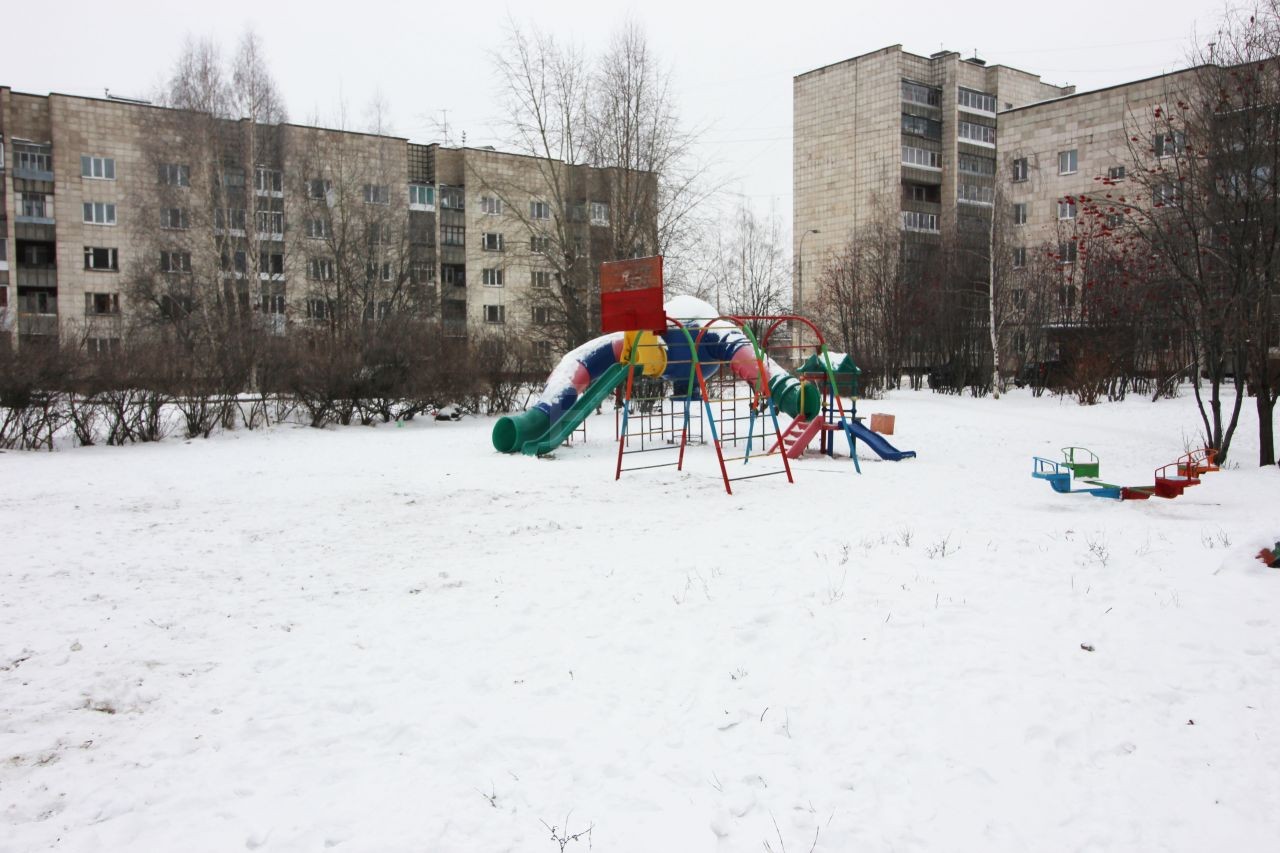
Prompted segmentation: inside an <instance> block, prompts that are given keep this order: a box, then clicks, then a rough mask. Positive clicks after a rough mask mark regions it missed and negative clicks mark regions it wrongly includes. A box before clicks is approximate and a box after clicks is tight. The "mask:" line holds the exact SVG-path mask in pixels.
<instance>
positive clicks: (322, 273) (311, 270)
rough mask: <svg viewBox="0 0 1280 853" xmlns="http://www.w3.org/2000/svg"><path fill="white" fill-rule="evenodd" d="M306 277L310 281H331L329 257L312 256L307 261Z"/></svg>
mask: <svg viewBox="0 0 1280 853" xmlns="http://www.w3.org/2000/svg"><path fill="white" fill-rule="evenodd" d="M307 278H309V279H311V280H312V281H333V261H332V260H330V259H329V258H312V259H311V260H309V261H307Z"/></svg>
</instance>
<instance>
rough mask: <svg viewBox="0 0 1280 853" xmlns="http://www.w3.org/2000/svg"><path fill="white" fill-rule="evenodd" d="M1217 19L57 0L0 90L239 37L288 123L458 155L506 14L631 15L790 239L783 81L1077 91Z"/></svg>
mask: <svg viewBox="0 0 1280 853" xmlns="http://www.w3.org/2000/svg"><path fill="white" fill-rule="evenodd" d="M50 8H53V7H50ZM765 8H767V9H768V10H769V12H768V13H766V12H764V11H762V10H763V9H765ZM1222 9H1223V5H1222V4H1221V3H1215V2H1207V0H1166V1H1165V2H1162V3H1136V2H1132V0H1122V2H1115V0H1111V2H1102V0H1075V2H1071V3H1017V4H1013V3H987V4H978V3H962V2H955V0H951V2H939V0H915V2H911V0H906V2H878V3H874V4H873V3H866V2H855V1H854V0H845V2H785V3H770V4H767V6H766V5H765V4H754V3H697V2H691V0H683V2H674V1H673V0H646V2H644V3H641V4H634V5H631V6H628V5H626V4H621V3H619V4H614V3H608V2H601V0H555V2H526V3H520V4H510V5H506V6H504V5H502V4H498V3H460V2H455V3H441V2H438V0H427V2H421V0H418V1H417V2H402V0H395V2H381V0H380V2H365V3H359V2H351V0H344V2H329V1H328V0H313V1H312V2H308V3H305V4H303V3H289V2H283V0H280V1H279V2H275V3H264V2H262V1H261V0H254V2H246V0H218V2H208V3H200V4H181V5H179V4H174V3H172V2H144V0H115V2H112V3H110V4H107V5H104V4H102V3H101V2H94V3H88V2H82V0H73V2H70V3H63V4H59V5H58V6H57V7H56V14H57V16H58V17H59V18H62V19H63V20H64V21H65V22H66V23H65V24H61V25H58V26H57V28H56V29H57V37H56V39H53V40H52V41H50V40H48V39H39V38H27V37H22V38H8V39H6V40H5V44H4V47H3V49H2V50H0V85H8V86H11V87H12V88H14V89H16V90H21V91H26V92H35V93H40V94H44V93H46V92H50V91H54V92H64V93H68V94H79V95H91V96H101V95H102V94H103V90H104V89H110V90H111V91H112V92H113V93H115V94H121V95H130V96H141V97H145V96H147V95H148V94H149V93H151V92H153V91H154V90H155V88H156V87H157V85H158V84H159V83H160V82H161V80H162V79H163V78H164V77H165V75H166V73H167V71H168V69H169V67H170V66H171V65H172V63H173V60H174V58H175V56H176V55H177V53H178V50H179V48H180V46H181V42H182V39H183V36H184V35H185V34H186V33H193V34H197V35H210V36H213V37H215V38H216V39H218V40H219V41H220V42H221V43H222V44H223V45H224V46H225V50H226V52H227V53H231V52H233V51H234V47H235V42H236V40H237V39H238V37H239V36H240V34H241V33H242V32H243V31H244V29H245V28H246V27H248V26H252V27H253V28H254V29H255V30H256V31H257V32H258V34H259V35H260V36H262V38H263V40H264V42H265V46H266V48H267V53H268V57H269V60H270V64H271V68H272V71H273V73H274V75H275V77H276V80H277V82H278V83H279V85H280V88H281V90H282V93H283V95H284V97H285V101H286V103H287V105H288V108H289V112H290V117H291V119H292V120H294V121H307V120H308V119H310V118H311V117H313V116H316V115H323V116H330V115H333V114H334V113H335V111H336V105H337V103H338V102H339V100H340V99H345V101H346V102H347V104H348V105H349V115H351V116H352V117H353V120H354V121H355V122H356V123H359V121H360V117H361V115H362V114H363V112H364V109H365V107H366V105H367V104H368V103H369V102H370V101H372V100H373V99H374V97H375V95H377V94H378V93H380V94H381V96H382V97H383V99H384V100H385V101H386V103H387V104H388V106H389V107H390V112H391V124H392V127H393V128H394V130H395V131H396V132H397V133H398V134H400V135H402V136H408V137H409V138H410V139H412V140H414V141H416V142H433V141H442V139H441V126H442V124H443V120H444V118H445V116H446V114H447V118H448V125H449V128H450V132H451V135H452V137H453V140H452V141H453V142H454V143H458V142H460V141H461V136H462V133H463V132H464V131H465V133H466V140H467V143H468V144H471V145H487V144H493V145H498V146H499V147H501V144H502V139H501V130H500V118H501V117H500V113H499V107H498V104H499V98H498V95H497V89H496V87H497V82H496V80H495V77H494V73H493V64H494V63H493V53H494V51H496V50H499V49H500V48H501V46H502V44H503V41H504V35H505V32H506V30H507V27H508V16H511V17H512V18H514V19H515V20H517V21H519V22H522V23H535V24H537V25H538V26H539V27H541V28H543V29H545V30H547V31H550V32H552V33H554V34H555V35H556V36H557V37H560V38H564V39H574V40H577V41H578V42H579V43H580V44H581V45H583V47H584V48H586V49H587V50H593V49H595V48H597V47H599V46H602V45H603V44H604V43H605V42H606V41H607V39H608V37H609V34H610V32H611V31H612V30H613V29H614V28H616V27H617V26H618V25H619V24H620V23H621V22H622V21H623V20H624V19H625V18H626V17H627V16H631V17H633V18H634V19H636V20H637V21H639V22H640V23H641V24H642V25H643V26H644V28H645V30H646V32H647V33H648V36H649V39H650V42H651V44H652V46H653V47H654V48H655V49H656V50H657V51H658V52H659V53H660V55H661V56H662V57H663V59H664V60H665V61H666V62H668V63H669V65H670V66H671V69H672V72H673V75H674V80H675V90H676V94H677V98H678V101H679V104H680V109H681V112H682V114H683V116H684V119H685V122H686V123H687V124H689V125H691V126H693V127H696V128H698V129H700V130H701V132H702V134H701V135H702V142H701V144H700V146H699V154H700V155H701V156H702V157H703V158H705V159H706V160H707V161H708V162H709V163H710V164H712V166H713V167H714V169H715V170H716V173H717V174H718V175H719V176H720V177H721V179H722V180H723V182H724V184H725V186H726V188H727V189H726V196H725V199H726V200H728V198H729V196H728V194H732V193H738V194H742V195H745V196H747V197H749V198H750V200H751V202H752V203H753V204H754V205H755V206H756V207H757V209H758V210H760V211H767V210H768V209H769V208H770V206H774V207H776V210H777V211H778V212H779V214H780V215H781V216H782V217H783V221H784V227H787V228H789V225H790V223H789V217H790V212H791V81H792V77H793V76H794V75H796V74H800V73H803V72H805V71H808V70H811V69H813V68H818V67H820V66H823V65H827V64H830V63H832V62H839V61H840V60H842V59H848V58H849V57H852V56H857V55H858V54H861V53H865V52H867V51H871V50H875V49H877V48H880V47H884V46H886V45H891V44H902V45H903V47H904V48H905V49H907V50H909V51H913V52H915V53H921V54H926V55H927V54H929V53H932V52H934V51H936V50H938V49H940V48H946V49H949V50H956V51H959V52H960V53H962V54H963V55H964V56H966V57H967V56H972V55H973V54H974V51H975V50H976V51H977V54H978V56H980V57H982V58H983V59H985V60H987V61H988V62H989V63H992V64H1003V65H1011V66H1013V67H1016V68H1021V69H1023V70H1026V71H1030V72H1033V73H1038V74H1040V75H1041V76H1042V77H1043V78H1044V80H1045V81H1047V82H1050V83H1057V84H1067V83H1070V84H1075V85H1076V86H1077V87H1078V88H1079V90H1086V89H1094V88H1098V87H1100V86H1107V85H1111V84H1113V83H1119V82H1124V81H1126V80H1133V79H1138V78H1141V77H1147V76H1151V75H1154V74H1159V73H1162V72H1165V71H1171V70H1173V69H1176V68H1179V67H1181V66H1183V65H1184V64H1185V62H1186V56H1187V52H1188V50H1189V48H1190V46H1191V44H1192V37H1193V32H1194V33H1199V34H1200V39H1199V40H1200V41H1209V40H1210V39H1211V36H1210V35H1208V34H1210V33H1212V32H1213V30H1214V29H1215V27H1216V23H1217V20H1218V18H1219V17H1220V13H1221V11H1222ZM50 14H55V13H54V12H50ZM10 18H11V20H10V24H13V23H14V19H12V16H10ZM446 111H447V113H446Z"/></svg>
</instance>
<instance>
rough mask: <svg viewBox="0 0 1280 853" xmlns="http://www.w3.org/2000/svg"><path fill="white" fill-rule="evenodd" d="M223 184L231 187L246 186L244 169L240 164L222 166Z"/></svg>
mask: <svg viewBox="0 0 1280 853" xmlns="http://www.w3.org/2000/svg"><path fill="white" fill-rule="evenodd" d="M222 185H223V186H224V187H229V188H231V189H238V188H240V187H243V186H244V169H242V168H240V167H239V166H223V167H222Z"/></svg>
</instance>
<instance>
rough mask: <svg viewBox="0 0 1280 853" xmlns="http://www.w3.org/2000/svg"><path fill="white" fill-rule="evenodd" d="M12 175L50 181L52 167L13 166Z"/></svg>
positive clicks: (19, 177) (30, 179) (17, 177)
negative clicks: (46, 168)
mask: <svg viewBox="0 0 1280 853" xmlns="http://www.w3.org/2000/svg"><path fill="white" fill-rule="evenodd" d="M13 177H14V178H15V179H23V180H27V181H52V180H53V170H52V169H48V170H45V169H33V168H31V167H29V166H14V167H13Z"/></svg>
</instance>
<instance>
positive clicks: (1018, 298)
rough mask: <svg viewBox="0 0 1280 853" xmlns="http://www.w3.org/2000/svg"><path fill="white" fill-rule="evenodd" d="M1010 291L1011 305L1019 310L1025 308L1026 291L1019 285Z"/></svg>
mask: <svg viewBox="0 0 1280 853" xmlns="http://www.w3.org/2000/svg"><path fill="white" fill-rule="evenodd" d="M1011 292H1012V293H1013V307H1014V308H1016V309H1018V310H1019V311H1025V310H1027V292H1026V291H1025V290H1023V289H1022V288H1020V287H1019V288H1016V289H1015V290H1013V291H1011ZM1018 349H1021V347H1018Z"/></svg>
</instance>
